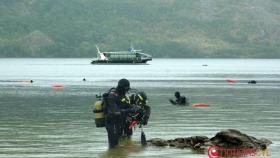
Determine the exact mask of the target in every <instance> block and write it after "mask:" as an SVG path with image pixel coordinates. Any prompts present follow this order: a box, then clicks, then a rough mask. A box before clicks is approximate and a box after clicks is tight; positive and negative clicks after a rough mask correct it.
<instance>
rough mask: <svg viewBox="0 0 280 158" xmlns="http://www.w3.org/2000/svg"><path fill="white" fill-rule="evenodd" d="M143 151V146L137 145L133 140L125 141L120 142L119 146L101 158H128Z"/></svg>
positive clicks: (103, 154)
mask: <svg viewBox="0 0 280 158" xmlns="http://www.w3.org/2000/svg"><path fill="white" fill-rule="evenodd" d="M143 150H144V148H143V147H142V146H140V145H139V144H136V143H135V142H133V141H132V140H131V139H124V140H121V141H120V145H119V146H117V147H115V148H113V149H108V150H107V151H106V152H105V153H102V154H101V155H100V157H99V158H127V157H129V155H130V154H135V153H140V152H141V151H143Z"/></svg>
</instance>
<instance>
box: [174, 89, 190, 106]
mask: <svg viewBox="0 0 280 158" xmlns="http://www.w3.org/2000/svg"><path fill="white" fill-rule="evenodd" d="M174 95H175V97H176V100H175V101H174V100H172V99H169V101H170V102H171V103H172V104H173V105H189V102H188V99H187V98H186V97H185V96H181V95H180V92H178V91H177V92H175V94H174Z"/></svg>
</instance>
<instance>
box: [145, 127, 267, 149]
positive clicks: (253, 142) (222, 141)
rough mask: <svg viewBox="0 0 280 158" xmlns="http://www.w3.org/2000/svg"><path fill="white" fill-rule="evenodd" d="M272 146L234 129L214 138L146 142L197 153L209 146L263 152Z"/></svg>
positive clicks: (196, 137) (222, 132) (199, 137)
mask: <svg viewBox="0 0 280 158" xmlns="http://www.w3.org/2000/svg"><path fill="white" fill-rule="evenodd" d="M270 144H272V142H271V141H270V140H268V139H265V138H261V139H257V138H255V137H253V136H249V135H246V134H244V133H241V132H240V131H238V130H235V129H228V130H225V131H221V132H218V133H217V134H216V135H215V136H214V137H212V138H208V137H206V136H192V137H186V138H176V139H170V140H164V139H161V138H154V139H150V140H148V145H152V146H159V147H167V146H169V147H175V148H180V149H185V148H187V149H193V150H195V151H198V152H204V151H206V150H207V149H208V148H209V147H210V146H217V147H219V148H236V149H256V150H265V149H267V147H268V146H269V145H270Z"/></svg>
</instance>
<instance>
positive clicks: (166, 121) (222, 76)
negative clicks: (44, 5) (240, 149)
mask: <svg viewBox="0 0 280 158" xmlns="http://www.w3.org/2000/svg"><path fill="white" fill-rule="evenodd" d="M89 62H90V59H0V157H3V158H6V157H7V158H8V157H100V158H103V157H104V158H107V157H134V158H135V157H194V158H207V157H208V156H207V155H206V154H198V153H195V152H193V151H191V150H188V149H184V150H181V149H174V148H158V147H147V148H141V146H140V130H139V129H136V131H135V133H134V135H133V139H132V142H124V143H123V146H122V147H120V148H117V149H115V150H112V151H108V150H107V135H106V131H105V129H103V128H96V127H95V126H94V121H93V119H94V117H93V114H92V112H91V111H92V104H93V103H94V100H95V97H94V96H95V94H98V93H99V92H104V91H106V90H107V89H108V88H110V87H114V86H115V85H116V83H117V81H118V80H119V79H120V78H123V77H126V78H128V79H129V80H130V81H131V86H132V87H135V88H137V89H141V90H144V91H145V92H147V94H148V97H149V104H150V106H151V107H152V115H151V119H150V122H149V124H148V126H146V127H145V129H144V131H145V133H146V137H147V138H148V139H149V138H164V139H173V138H176V137H189V136H194V135H205V136H208V137H212V136H214V135H215V134H216V133H217V132H219V131H220V130H223V129H229V128H233V129H238V130H240V131H241V132H244V133H247V134H250V135H252V136H255V137H257V138H262V137H264V138H268V139H270V140H272V141H273V144H272V145H271V146H270V147H269V150H270V154H271V157H275V158H277V157H279V155H280V152H279V147H280V134H279V133H280V123H279V121H280V105H279V102H280V98H279V94H280V60H249V59H246V60H245V59H244V60H242V59H236V60H232V59H211V60H209V59H155V60H154V61H152V62H150V64H149V65H90V64H89ZM205 64H207V66H202V65H205ZM83 78H86V80H87V81H85V82H84V81H82V79H83ZM30 79H32V80H34V82H33V83H32V84H30V83H27V82H22V81H24V80H30ZM226 79H234V80H238V82H236V83H228V82H226V81H225V80H226ZM248 80H256V81H257V84H248V83H247V82H248ZM54 84H64V86H65V87H64V88H62V89H53V88H52V87H51V86H52V85H54ZM176 90H179V91H180V92H181V93H183V94H184V95H185V96H186V97H188V98H189V99H190V102H191V103H199V102H203V103H208V104H210V107H207V108H197V107H176V106H172V105H170V104H169V103H168V99H169V98H171V97H173V93H174V91H176Z"/></svg>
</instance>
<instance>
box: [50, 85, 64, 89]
mask: <svg viewBox="0 0 280 158" xmlns="http://www.w3.org/2000/svg"><path fill="white" fill-rule="evenodd" d="M52 88H56V89H58V88H64V85H63V84H55V85H53V86H52Z"/></svg>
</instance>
